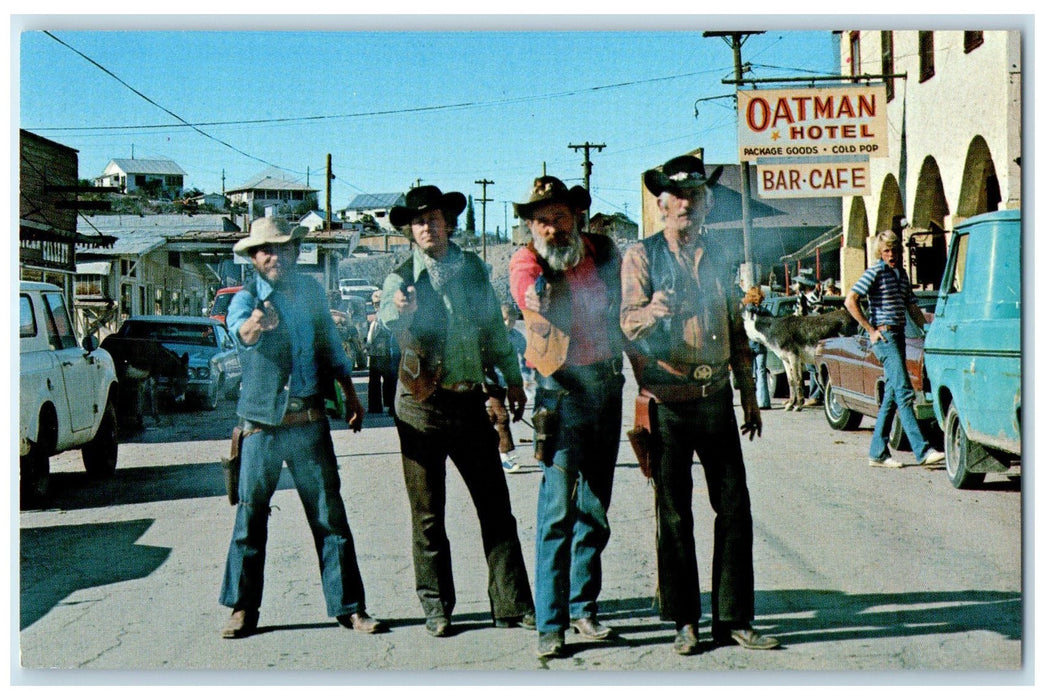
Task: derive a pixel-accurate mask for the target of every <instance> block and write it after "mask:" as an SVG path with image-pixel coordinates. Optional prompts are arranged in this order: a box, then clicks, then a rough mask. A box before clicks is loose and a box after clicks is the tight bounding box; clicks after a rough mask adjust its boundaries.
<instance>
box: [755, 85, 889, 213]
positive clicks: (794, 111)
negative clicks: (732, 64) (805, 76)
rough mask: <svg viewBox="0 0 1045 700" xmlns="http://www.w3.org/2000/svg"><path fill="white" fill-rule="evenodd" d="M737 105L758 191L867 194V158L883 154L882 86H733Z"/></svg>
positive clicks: (778, 195) (790, 194)
mask: <svg viewBox="0 0 1045 700" xmlns="http://www.w3.org/2000/svg"><path fill="white" fill-rule="evenodd" d="M737 104H738V114H739V118H738V120H737V145H738V147H739V148H740V160H741V162H753V163H755V165H756V166H757V177H756V180H757V182H758V196H759V197H762V198H765V199H773V198H777V199H780V198H785V197H843V196H850V195H868V194H870V193H871V183H870V169H869V167H868V164H869V161H870V159H871V158H872V157H883V156H886V155H888V138H887V121H886V115H885V86H883V85H877V86H865V85H858V86H851V87H834V88H805V89H791V88H783V89H779V90H738V91H737Z"/></svg>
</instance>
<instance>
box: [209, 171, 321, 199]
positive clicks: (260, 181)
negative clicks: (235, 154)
mask: <svg viewBox="0 0 1045 700" xmlns="http://www.w3.org/2000/svg"><path fill="white" fill-rule="evenodd" d="M248 190H302V191H305V192H319V190H317V189H316V188H315V187H309V186H308V185H304V184H302V183H300V182H294V181H293V180H290V179H289V178H287V177H286V175H284V174H283V173H280V172H276V171H270V170H267V171H265V172H263V173H260V174H258V175H255V176H254V177H252V178H251V179H249V180H247V181H246V182H245V183H243V184H242V185H240V186H239V187H232V188H230V189H228V190H226V191H225V192H226V194H228V193H229V192H246V191H248Z"/></svg>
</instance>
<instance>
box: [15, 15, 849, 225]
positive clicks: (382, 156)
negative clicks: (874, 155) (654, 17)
mask: <svg viewBox="0 0 1045 700" xmlns="http://www.w3.org/2000/svg"><path fill="white" fill-rule="evenodd" d="M40 22H41V21H40V20H37V21H36V23H34V24H33V26H34V27H41V28H48V29H49V31H51V33H52V34H53V35H54V37H57V39H60V40H61V41H62V42H65V43H66V44H68V46H69V47H72V48H73V49H76V50H77V51H79V52H82V53H83V54H84V55H86V56H87V57H89V58H90V59H92V60H93V61H96V62H97V63H98V64H100V65H101V66H102V67H104V69H107V70H108V71H111V73H112V74H114V75H115V76H117V77H118V78H119V79H121V80H122V81H124V82H125V83H127V84H128V85H129V86H130V87H132V88H134V90H136V91H138V92H139V93H141V95H139V94H136V93H135V92H134V91H132V90H131V89H129V88H128V87H127V86H125V85H123V84H121V83H120V82H119V81H118V80H117V79H116V78H114V77H113V76H112V75H109V74H107V73H106V72H105V71H104V70H103V69H102V68H100V67H98V66H96V65H93V64H92V63H90V62H89V61H88V60H86V59H85V58H84V57H83V56H80V55H78V54H77V53H75V52H74V51H73V50H71V49H70V48H69V47H67V46H65V45H63V44H62V43H59V42H58V41H56V40H55V39H54V38H52V37H51V36H48V35H47V34H45V33H43V32H42V31H24V32H23V33H22V34H21V35H20V47H19V53H18V56H19V62H20V65H19V69H20V74H19V86H18V97H19V99H20V103H19V107H18V115H19V123H20V126H21V127H22V128H26V129H29V130H31V131H34V132H36V133H38V134H40V135H42V136H45V137H47V138H50V139H53V140H55V141H58V142H59V143H63V144H66V145H68V146H71V147H73V148H76V149H77V150H78V151H79V158H80V176H81V177H93V176H95V175H98V174H100V173H101V171H102V170H103V168H104V167H105V165H106V164H107V163H108V161H109V160H110V159H111V158H127V157H130V156H131V154H132V149H133V154H134V156H135V157H136V158H170V159H172V160H174V161H176V162H177V163H178V164H179V165H181V167H182V168H183V169H184V170H185V171H186V172H187V173H188V177H187V179H186V184H187V186H192V187H198V188H200V189H202V190H204V191H207V192H210V191H220V190H221V187H222V173H223V171H224V177H225V180H224V182H225V186H226V188H231V187H234V186H237V185H240V184H242V183H244V182H245V181H247V180H248V179H249V178H250V177H252V176H253V175H255V174H257V173H259V172H261V171H264V170H266V169H267V168H269V167H270V166H273V165H274V166H278V167H279V168H280V169H282V170H283V171H285V172H286V173H287V174H288V175H289V176H291V177H292V178H294V179H298V180H300V181H301V182H304V181H305V180H306V178H307V179H308V180H309V182H310V184H312V186H314V187H317V188H319V189H320V190H321V193H320V205H321V206H322V205H323V203H324V201H325V193H324V192H322V190H323V188H324V187H325V164H326V154H327V153H330V154H331V155H332V160H333V172H334V174H335V175H336V179H335V180H334V186H333V194H332V199H333V206H334V208H335V209H337V208H340V207H343V206H344V205H346V204H347V203H348V201H349V200H350V199H351V198H352V197H353V196H355V195H356V194H359V193H361V192H393V191H405V190H406V189H408V188H409V187H410V186H411V185H412V184H413V183H414V182H415V181H416V180H417V179H418V178H420V179H421V181H422V182H423V183H427V184H435V185H438V186H439V187H441V188H442V189H443V190H444V191H445V190H450V189H453V190H458V191H462V192H464V193H465V194H467V195H472V196H473V197H476V198H478V197H480V196H481V187H480V185H477V184H475V181H476V180H481V179H486V180H492V181H493V182H494V184H492V185H490V186H488V188H487V196H488V197H489V198H490V199H492V200H493V201H492V202H490V203H489V204H488V209H487V224H488V229H489V230H491V231H492V230H493V229H494V227H496V226H500V227H501V228H503V227H504V223H505V217H506V213H505V212H506V211H507V218H508V223H509V224H511V223H512V220H511V216H512V212H511V206H510V204H508V205H507V206H506V205H505V202H511V201H519V200H520V199H522V197H523V195H524V193H525V192H526V190H527V188H528V186H529V183H530V182H531V181H532V179H533V177H535V176H536V175H539V174H540V173H541V170H542V167H543V165H544V164H546V165H547V170H548V172H549V173H550V174H553V175H557V176H559V177H561V178H563V179H564V180H567V181H568V182H570V183H579V182H581V179H582V175H583V173H582V167H581V163H582V161H583V154H582V153H580V152H577V151H574V150H571V149H570V148H569V145H570V144H582V143H584V142H590V143H593V144H604V145H605V148H604V149H603V150H602V151H598V152H595V151H593V154H592V161H593V163H594V168H593V172H592V190H593V191H592V195H593V205H592V211H593V212H595V211H603V212H616V211H626V212H627V213H628V214H629V215H630V216H631V217H632V218H633V219H637V217H638V212H639V202H640V186H641V185H640V182H641V181H640V177H641V173H642V171H643V170H645V169H647V168H650V167H653V166H655V165H658V164H660V163H662V162H664V161H665V160H667V159H668V158H670V157H672V156H674V155H678V154H679V153H683V152H686V151H689V150H691V149H693V148H696V147H700V146H702V147H704V148H705V149H706V159H707V160H708V161H709V162H736V161H737V154H736V122H735V112H734V109H733V100H732V98H718V96H722V95H727V94H729V93H732V92H733V91H734V87H733V86H731V85H725V84H723V83H722V80H723V79H724V78H731V77H732V73H733V54H732V51H731V49H730V48H729V46H728V45H727V44H726V42H725V41H724V40H722V39H720V38H704V37H702V36H701V33H702V31H703V30H706V29H732V28H735V27H733V26H722V19H709V18H699V17H691V18H685V19H684V21H682V22H681V23H679V22H675V23H673V25H674V26H679V27H680V28H679V29H677V30H673V31H667V30H663V31H662V30H660V29H661V28H660V27H658V30H657V31H638V30H633V31H586V30H581V29H582V28H584V27H585V22H583V21H578V20H576V19H575V20H574V21H573V22H572V24H569V25H568V26H571V31H549V30H547V29H546V28H545V27H542V25H541V23H539V22H538V23H531V24H530V25H528V26H529V27H530V29H529V30H528V31H497V30H493V29H486V28H480V29H474V27H475V26H476V25H475V23H474V22H472V23H471V24H469V23H467V22H464V21H460V22H457V23H456V25H455V23H454V22H453V21H451V20H449V19H447V18H443V21H442V22H439V23H438V27H439V28H440V30H438V31H437V30H436V29H434V28H426V29H425V30H424V31H396V29H397V28H399V27H411V28H413V27H416V26H423V24H422V25H418V24H417V23H416V22H415V23H413V24H411V23H410V22H407V21H403V22H397V21H395V20H394V19H391V18H385V19H384V22H383V23H382V22H375V21H370V22H359V23H356V25H355V26H366V27H370V28H374V27H378V28H379V29H380V30H379V31H373V30H369V31H350V30H351V29H352V23H351V21H350V19H346V18H340V20H339V21H338V22H337V23H334V25H333V26H336V27H337V28H338V29H339V31H315V30H310V29H311V27H319V26H321V23H320V21H319V20H318V19H316V18H309V19H306V20H304V21H298V22H296V23H293V25H294V26H295V27H296V28H297V29H298V31H279V32H272V31H210V30H208V31H201V30H200V29H201V25H200V23H199V22H198V21H197V22H196V23H195V24H192V25H186V26H193V27H195V29H193V30H191V31H141V30H135V31H97V30H96V29H95V28H96V27H98V26H99V22H98V20H97V18H96V19H95V20H94V21H93V22H91V23H89V24H87V26H89V27H91V28H92V29H91V30H90V31H82V30H80V29H79V28H78V27H77V26H76V23H75V22H69V21H68V20H67V21H65V22H64V23H63V22H55V23H54V24H51V25H48V24H47V23H40ZM500 24H501V26H504V23H503V22H502V23H500ZM590 24H591V25H592V26H598V25H597V23H595V22H591V23H590ZM619 24H620V23H618V26H619ZM745 24H746V25H748V26H751V25H752V22H751V21H750V20H749V21H747V22H746V23H745ZM776 24H777V25H778V26H779V25H780V21H779V19H778V20H777V22H776ZM793 25H794V26H795V27H802V28H803V29H807V28H810V27H815V22H814V23H811V22H810V20H809V19H796V20H794V21H793ZM112 26H119V25H118V24H115V23H114V24H113V25H112ZM153 26H163V25H162V23H157V22H153ZM213 26H214V27H215V28H225V29H227V28H228V27H229V26H249V25H247V24H246V23H243V22H239V23H235V22H230V21H229V20H228V18H224V19H223V20H222V23H221V24H218V20H215V21H214V23H213ZM265 26H271V23H270V24H267V25H265ZM322 26H325V27H329V26H332V23H331V22H330V21H324V22H323V23H322ZM455 26H456V27H469V26H471V27H473V28H472V29H469V30H466V31H442V29H453V28H454V27H455ZM547 26H556V25H547ZM662 26H667V23H662ZM49 27H54V28H53V29H50V28H49ZM202 28H206V29H209V27H208V26H207V25H206V24H204V25H202ZM830 28H831V27H829V26H824V27H823V28H822V29H819V30H816V31H807V30H794V29H786V28H778V29H768V30H767V31H766V32H765V33H764V34H761V35H753V36H751V37H749V38H748V39H747V40H746V42H745V44H744V46H743V52H742V55H743V59H744V61H745V62H748V63H750V64H751V66H752V71H751V73H750V74H749V75H751V76H754V77H759V78H769V77H779V76H802V75H829V74H835V73H837V71H838V65H837V63H838V53H837V49H836V41H837V40H836V38H835V37H833V36H832V34H831V32H830V31H829V29H830ZM142 95H144V97H143V96H142ZM146 98H148V99H146ZM701 98H717V99H707V100H704V101H701V102H700V103H699V104H698V105H697V106H698V107H699V115H698V116H696V117H695V116H694V105H695V103H696V101H697V100H698V99H701ZM149 100H151V101H152V103H151V102H150V101H149ZM153 103H155V104H153ZM161 107H162V108H164V109H166V110H169V112H172V113H174V114H176V115H177V116H178V117H180V118H181V119H184V120H185V121H187V122H190V123H193V124H196V125H198V128H199V129H200V130H201V131H203V132H205V133H206V134H207V135H208V136H209V137H213V138H208V136H204V135H202V134H200V133H198V132H197V131H194V130H192V129H190V128H188V127H185V126H181V125H179V123H178V120H177V119H175V118H174V117H173V116H171V114H169V113H168V112H167V111H164V109H161ZM257 120H269V121H261V122H258V121H257ZM216 122H217V123H216ZM250 122H256V123H250ZM102 127H118V128H102ZM219 141H220V142H224V144H228V145H223V144H222V143H219ZM479 216H480V210H479V209H478V207H477V218H479Z"/></svg>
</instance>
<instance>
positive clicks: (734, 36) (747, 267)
mask: <svg viewBox="0 0 1045 700" xmlns="http://www.w3.org/2000/svg"><path fill="white" fill-rule="evenodd" d="M752 34H765V32H704V36H706V37H711V36H718V37H722V39H724V40H725V42H726V43H727V44H729V46H730V48H732V49H733V73H734V75H735V77H736V81H737V90H739V89H740V87H741V85H742V84H743V80H744V63H743V61H741V59H740V47H741V46H743V45H744V41H745V39H746V38H747V37H748V36H750V35H752ZM737 118H738V119H739V118H740V115H737ZM740 210H741V215H742V217H743V219H744V273H743V274H741V275H740V283H741V284H742V285H743V287H744V289H748V288H750V287H751V286H752V285H753V284H754V278H755V271H754V264H753V262H752V259H751V258H752V255H751V228H752V225H751V173H750V171H749V170H748V162H747V161H741V163H740Z"/></svg>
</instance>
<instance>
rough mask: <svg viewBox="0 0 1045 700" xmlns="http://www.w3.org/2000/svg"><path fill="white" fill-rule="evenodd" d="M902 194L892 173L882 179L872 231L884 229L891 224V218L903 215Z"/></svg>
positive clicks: (888, 227) (890, 226) (904, 212)
mask: <svg viewBox="0 0 1045 700" xmlns="http://www.w3.org/2000/svg"><path fill="white" fill-rule="evenodd" d="M906 213H907V212H906V211H904V206H903V196H902V195H901V194H900V185H899V184H897V182H896V178H895V177H893V174H892V173H889V174H888V175H886V176H885V179H884V180H882V196H881V198H880V199H879V200H878V214H877V217H876V218H875V223H874V233H878V232H879V231H886V230H888V229H890V228H892V226H893V219H894V218H895V217H897V216H904V215H905V214H906Z"/></svg>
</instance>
